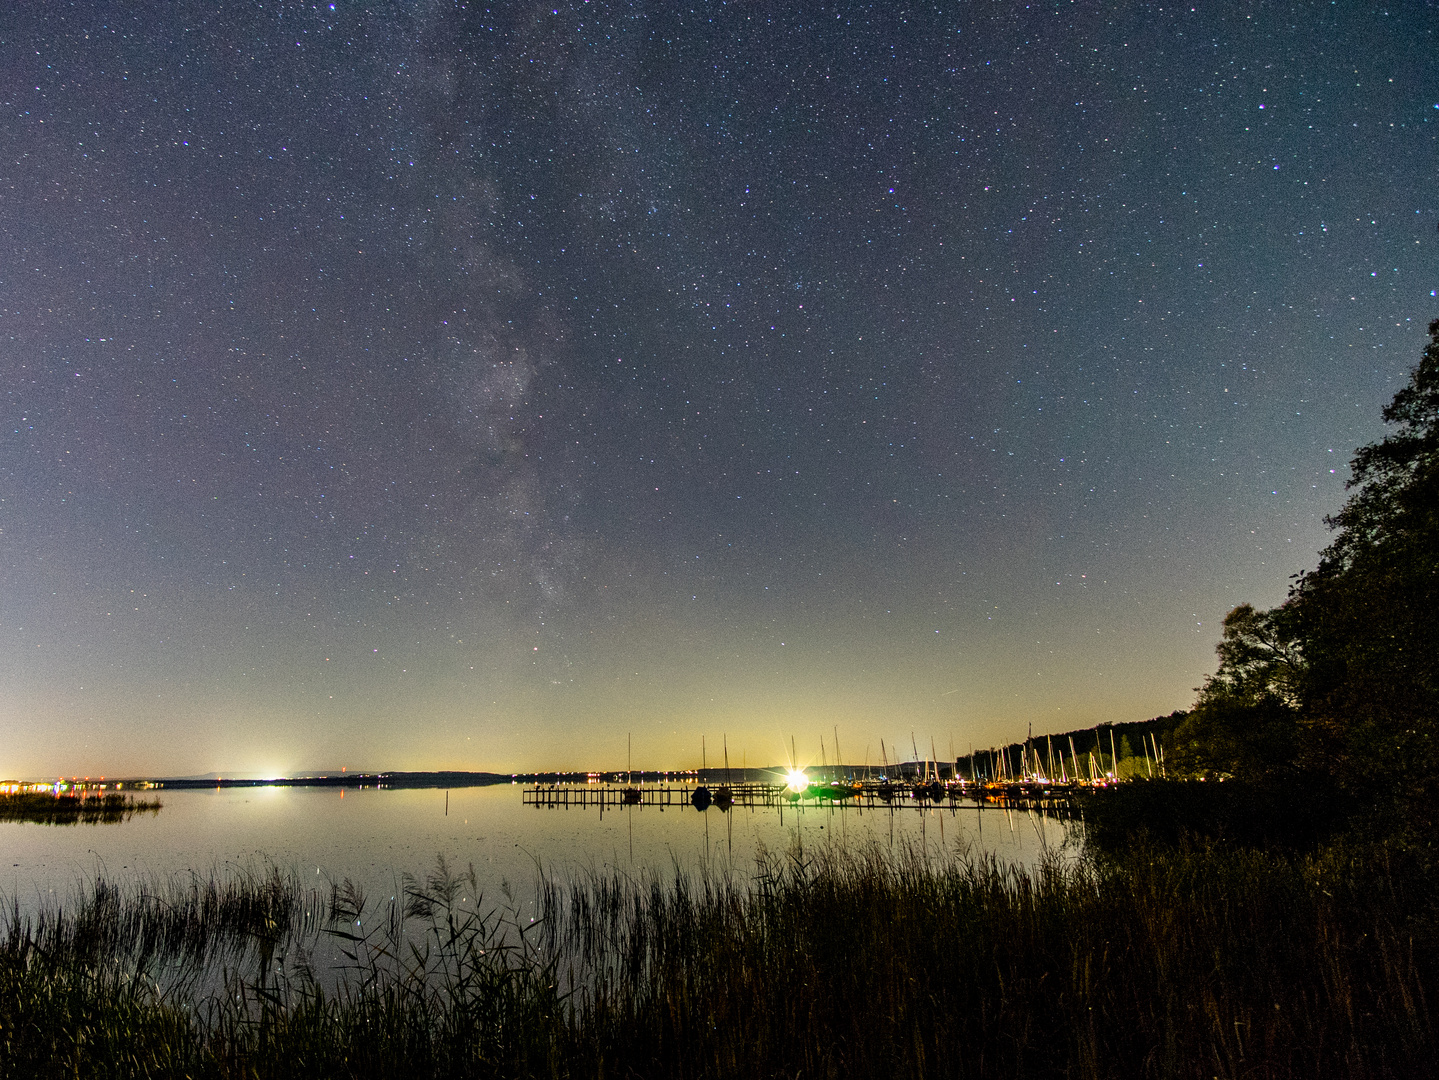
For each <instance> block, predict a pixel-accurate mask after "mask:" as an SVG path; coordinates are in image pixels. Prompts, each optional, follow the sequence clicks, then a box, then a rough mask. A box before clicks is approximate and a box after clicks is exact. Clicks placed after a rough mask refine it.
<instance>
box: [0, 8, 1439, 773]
mask: <svg viewBox="0 0 1439 1080" xmlns="http://www.w3.org/2000/svg"><path fill="white" fill-rule="evenodd" d="M557 5H558V6H557ZM1436 28H1439V11H1436V8H1435V6H1434V4H1432V3H1407V4H1406V3H1395V4H1391V5H1388V6H1366V5H1363V4H1358V3H1338V4H1329V3H1313V4H1284V3H1265V4H1257V3H1256V4H1245V3H1237V2H1225V3H1214V2H1199V3H1192V4H1169V3H1165V4H1153V3H1150V4H1139V3H1136V4H1122V5H1116V4H1098V3H1069V2H1053V0H1051V2H1048V3H1043V4H1028V5H1026V4H1022V3H1017V2H1015V3H1008V2H1006V3H985V2H976V3H965V4H960V3H940V4H936V5H927V6H904V5H902V4H890V3H884V4H875V5H872V6H870V5H860V4H849V3H845V4H838V5H836V4H822V3H811V2H806V0H796V2H792V3H763V2H750V3H728V4H721V3H694V4H674V3H669V2H663V3H648V2H644V0H635V2H632V3H618V2H617V3H602V2H598V0H596V2H575V0H564V2H562V3H561V2H559V0H551V2H550V3H545V4H534V3H526V2H515V3H509V4H495V5H491V6H485V5H484V4H481V3H457V2H443V3H442V2H413V3H395V4H384V3H359V2H351V0H336V2H335V3H333V4H331V3H322V4H313V3H292V2H283V3H281V2H274V0H266V2H264V3H260V2H253V0H252V2H220V0H211V2H207V3H199V2H187V0H177V2H174V3H135V4H123V5H117V4H113V3H104V2H94V3H87V2H83V0H81V2H75V3H67V2H58V0H57V2H51V3H40V2H38V0H37V2H33V3H32V2H29V0H22V2H21V3H19V4H18V5H7V7H6V11H5V12H4V14H0V374H3V391H4V399H3V410H4V413H3V425H0V775H5V776H15V777H22V776H42V775H53V774H57V773H65V774H72V773H74V774H81V775H84V774H99V773H105V772H108V773H109V774H110V775H117V774H142V773H149V774H164V775H181V774H187V775H188V774H201V773H206V772H217V771H218V772H224V773H228V774H234V775H278V774H282V773H291V772H296V771H303V770H308V769H314V768H331V767H339V766H340V765H342V764H343V765H345V766H347V767H349V768H351V769H360V768H365V769H374V768H387V769H435V768H458V769H490V770H500V771H512V770H526V769H540V768H544V769H554V768H587V767H588V768H600V767H605V768H611V767H623V766H624V765H625V763H626V741H627V737H632V739H633V746H634V751H633V762H634V765H635V767H641V766H643V767H648V768H664V767H687V766H693V765H697V764H698V763H699V757H700V744H701V737H702V736H703V737H704V738H705V739H706V741H707V745H708V748H709V760H710V762H711V764H713V763H714V762H715V761H716V759H717V748H718V747H719V746H720V745H722V740H727V742H728V746H729V750H730V755H731V758H732V760H733V761H734V763H735V764H739V763H740V759H742V760H744V761H746V762H747V763H748V764H751V765H754V764H769V763H773V762H778V761H781V760H783V759H784V758H785V757H786V756H787V753H788V748H789V745H790V740H791V738H794V740H795V742H796V744H797V746H798V748H799V756H800V757H801V759H803V760H818V758H819V756H820V753H821V747H820V739H821V737H823V738H824V739H826V740H827V745H828V746H829V750H828V751H827V752H828V753H829V754H831V755H832V754H833V739H834V734H835V732H836V731H837V732H838V735H839V738H840V740H841V743H840V745H841V750H842V752H843V756H844V757H845V759H846V760H851V761H862V760H863V759H864V758H865V757H866V756H868V757H869V758H870V759H871V760H874V761H876V762H877V761H878V760H879V756H880V740H881V739H884V740H885V743H886V746H887V747H889V748H890V749H889V750H888V753H889V755H890V757H891V760H892V759H893V757H894V750H893V747H894V746H895V745H897V744H898V745H900V746H902V748H903V752H904V754H903V756H905V757H908V756H910V748H911V746H912V745H914V744H915V743H917V744H919V745H920V746H921V750H922V752H927V751H928V749H929V747H930V745H934V746H935V747H936V748H937V749H938V752H939V755H940V756H941V757H943V756H946V755H947V754H949V753H950V752H951V751H953V752H954V753H957V754H963V753H967V752H968V750H969V748H970V746H971V745H973V746H988V745H990V744H993V743H995V742H998V741H1003V740H1009V739H1013V738H1019V737H1023V735H1024V734H1025V732H1026V731H1027V730H1028V728H1029V726H1030V725H1033V728H1034V730H1035V731H1036V732H1041V731H1059V730H1066V729H1072V728H1076V727H1081V726H1087V725H1092V724H1095V723H1099V722H1104V721H1110V720H1114V721H1128V720H1136V719H1143V718H1147V717H1150V716H1154V715H1158V714H1163V713H1167V712H1169V711H1170V710H1173V709H1177V708H1184V707H1186V706H1188V705H1189V703H1190V702H1191V701H1192V699H1193V688H1194V687H1195V686H1197V685H1198V684H1199V682H1200V681H1201V680H1202V678H1203V677H1204V675H1205V673H1206V672H1208V671H1211V670H1212V669H1213V664H1214V656H1213V647H1214V643H1215V641H1216V640H1217V638H1218V632H1219V622H1220V620H1221V619H1222V618H1223V615H1224V613H1225V612H1226V611H1228V610H1229V609H1230V608H1232V607H1233V606H1234V605H1236V604H1238V603H1240V602H1243V601H1251V602H1254V603H1256V604H1259V605H1265V606H1267V605H1271V604H1274V603H1277V602H1278V601H1280V600H1281V599H1283V597H1284V595H1285V592H1286V590H1287V588H1288V585H1289V578H1290V576H1291V575H1292V574H1294V573H1296V572H1299V571H1301V570H1303V569H1305V568H1307V567H1311V566H1313V564H1314V562H1315V557H1316V553H1317V551H1318V550H1319V549H1320V548H1321V547H1322V546H1323V545H1324V544H1325V542H1326V537H1327V535H1328V533H1327V530H1326V528H1325V526H1324V524H1323V518H1324V515H1326V514H1329V513H1333V512H1334V511H1335V510H1336V509H1337V508H1338V507H1339V505H1340V504H1341V502H1342V500H1343V497H1344V481H1345V479H1346V477H1347V474H1348V462H1349V459H1350V457H1351V455H1352V454H1353V451H1354V449H1355V448H1356V447H1357V446H1359V445H1361V444H1363V443H1365V442H1368V441H1370V440H1372V439H1374V438H1376V437H1378V436H1379V435H1380V434H1381V432H1382V430H1383V425H1382V423H1381V421H1380V417H1379V412H1380V409H1381V408H1382V406H1383V404H1384V403H1385V402H1387V401H1388V399H1389V398H1390V397H1391V396H1392V394H1393V393H1394V391H1395V390H1396V389H1398V387H1399V386H1400V385H1402V383H1403V381H1404V379H1405V378H1406V377H1407V373H1408V371H1409V370H1410V368H1412V367H1413V366H1414V364H1416V363H1417V361H1418V357H1419V352H1420V350H1421V348H1422V345H1423V342H1424V340H1425V339H1426V335H1425V329H1424V328H1425V326H1426V324H1427V323H1428V321H1429V320H1430V319H1432V318H1434V317H1436V316H1439V299H1436V288H1439V264H1436V260H1435V253H1436V241H1439V234H1436V225H1439V214H1436V211H1439V203H1436V200H1435V190H1436V178H1439V168H1436V167H1439V142H1436V135H1439V48H1436V45H1439V42H1436ZM831 760H832V757H831Z"/></svg>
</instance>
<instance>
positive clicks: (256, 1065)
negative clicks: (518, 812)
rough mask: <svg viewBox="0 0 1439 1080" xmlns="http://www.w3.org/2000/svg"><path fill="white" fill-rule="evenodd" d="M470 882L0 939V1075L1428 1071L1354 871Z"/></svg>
mask: <svg viewBox="0 0 1439 1080" xmlns="http://www.w3.org/2000/svg"><path fill="white" fill-rule="evenodd" d="M478 885H479V883H478V881H477V880H476V879H475V877H474V875H473V872H472V871H470V872H463V873H457V872H455V871H454V870H452V869H451V868H450V867H448V866H446V865H445V864H443V863H440V864H437V866H436V868H435V870H434V871H433V872H432V873H431V874H430V875H428V876H427V877H426V878H425V879H423V880H407V882H406V886H405V888H404V889H403V890H402V895H400V896H397V897H396V898H395V899H394V900H387V901H385V902H383V903H379V904H367V903H366V902H365V898H364V897H363V896H362V895H360V894H359V892H358V891H357V890H356V889H354V888H353V886H348V885H342V886H341V887H339V888H337V889H335V890H334V891H333V892H332V893H331V895H330V896H329V897H327V898H325V899H324V900H323V902H321V900H320V899H319V898H318V897H317V896H315V895H314V894H311V893H306V892H304V891H303V890H301V889H299V887H298V885H297V884H296V883H295V881H294V880H293V879H291V878H285V877H284V876H283V875H272V876H270V877H263V876H256V877H252V878H251V879H249V880H246V881H240V882H235V883H230V884H225V883H219V884H215V885H214V889H215V892H214V896H215V897H216V899H215V900H214V901H211V900H207V899H206V897H207V896H209V895H210V893H209V892H208V891H207V889H208V888H209V886H208V885H206V886H200V885H194V886H193V887H191V888H190V889H189V891H182V892H183V894H180V893H177V894H174V895H171V896H170V897H168V898H167V901H166V904H158V903H157V902H156V901H154V900H153V899H145V898H144V897H138V896H130V897H120V896H118V895H115V896H113V897H112V895H111V893H110V892H108V891H104V895H103V897H102V896H101V895H100V894H101V893H102V891H103V890H102V889H101V888H100V887H99V886H97V887H96V888H95V889H94V890H92V892H91V894H90V896H89V899H88V900H87V902H86V904H82V905H81V906H80V907H79V908H77V909H75V911H74V912H72V913H69V914H65V913H55V914H54V915H52V916H48V917H47V919H46V920H44V921H37V920H35V919H28V920H27V919H23V918H21V917H20V916H19V914H18V912H15V913H14V914H12V916H11V918H10V920H9V922H8V924H7V926H6V933H5V938H4V947H3V950H0V1071H3V1072H4V1073H5V1074H6V1075H19V1074H21V1073H29V1072H32V1071H33V1070H34V1069H37V1068H40V1067H42V1066H49V1067H59V1068H62V1069H64V1070H65V1071H66V1072H68V1073H80V1074H83V1075H114V1076H121V1075H125V1076H130V1075H151V1076H182V1075H185V1076H216V1077H239V1076H245V1077H286V1076H404V1077H407V1078H419V1077H429V1076H567V1077H568V1076H573V1077H579V1076H585V1077H588V1076H595V1077H599V1076H656V1077H657V1076H665V1077H679V1078H685V1077H773V1076H781V1075H783V1076H806V1077H825V1076H833V1077H840V1076H865V1075H877V1074H880V1073H892V1072H895V1071H899V1072H908V1073H910V1074H912V1075H916V1076H925V1077H931V1076H934V1077H945V1076H954V1077H970V1076H973V1077H980V1076H1035V1077H1049V1076H1054V1077H1119V1076H1123V1077H1143V1076H1155V1077H1160V1076H1164V1077H1170V1076H1175V1077H1189V1076H1193V1077H1213V1076H1223V1077H1240V1076H1244V1077H1249V1076H1262V1077H1290V1076H1306V1077H1309V1076H1327V1077H1376V1076H1418V1075H1427V1074H1428V1071H1429V1066H1430V1064H1431V1063H1432V1059H1433V1057H1434V1051H1435V1050H1436V1039H1435V1032H1434V1027H1433V1021H1434V1016H1433V1010H1432V1008H1431V1006H1430V1003H1429V1000H1428V996H1429V991H1430V988H1431V986H1432V985H1433V978H1434V974H1435V971H1436V958H1439V953H1436V945H1439V940H1436V937H1435V934H1434V929H1435V926H1436V920H1435V917H1434V914H1435V913H1434V909H1433V907H1432V903H1431V901H1430V900H1429V898H1428V891H1427V889H1426V887H1425V883H1424V880H1423V879H1422V877H1416V876H1415V875H1414V874H1412V873H1411V868H1409V867H1407V866H1402V865H1399V864H1397V863H1396V862H1395V861H1393V859H1392V858H1391V857H1390V856H1388V855H1387V854H1386V853H1385V852H1384V851H1383V850H1382V849H1370V850H1366V851H1355V852H1346V851H1341V850H1337V849H1331V850H1329V851H1327V852H1325V853H1324V854H1322V855H1320V856H1315V857H1310V858H1303V859H1300V858H1286V857H1280V856H1274V855H1266V854H1261V853H1256V852H1252V851H1250V852H1244V851H1223V850H1218V849H1188V850H1184V849H1174V848H1165V849H1162V850H1161V849H1154V850H1130V851H1129V852H1127V853H1125V854H1123V855H1120V856H1116V857H1112V858H1106V859H1093V858H1067V859H1066V858H1061V857H1059V856H1054V857H1051V858H1050V859H1048V860H1046V861H1045V862H1043V863H1042V864H1041V865H1040V866H1039V867H1037V868H1036V869H1034V870H1023V869H1020V868H1016V867H1013V866H1008V865H1005V864H1002V863H1000V862H998V861H996V860H994V859H992V858H989V857H983V856H972V855H967V854H965V853H963V852H958V853H956V854H955V855H954V857H952V858H947V859H936V858H935V857H933V855H932V854H931V855H929V856H927V855H926V854H925V853H924V852H922V851H920V850H917V849H905V848H900V849H898V850H891V849H888V848H879V847H869V848H862V849H858V850H855V849H845V848H841V847H837V846H835V847H825V848H821V849H820V850H818V851H814V850H809V849H806V850H805V851H804V852H803V853H801V852H800V851H798V850H796V851H792V852H788V853H784V854H766V855H763V856H762V857H761V858H760V861H759V864H758V866H757V867H756V871H755V873H754V874H753V875H752V876H746V877H743V878H740V877H735V876H728V875H724V874H719V873H715V874H698V875H685V874H680V873H678V872H676V873H674V874H672V875H670V876H668V877H664V878H661V877H659V876H653V877H650V878H647V879H632V878H626V877H622V876H618V875H615V876H608V877H605V876H588V877H582V878H579V879H576V880H572V881H565V882H560V881H554V880H550V881H545V882H542V883H541V887H540V893H539V904H538V905H537V908H538V911H539V915H538V917H537V918H536V921H534V922H530V921H529V920H528V919H527V918H521V917H520V916H519V915H518V914H517V911H518V909H517V908H516V907H515V905H514V904H513V903H512V902H510V901H509V900H508V898H506V897H503V896H502V897H500V898H499V901H500V902H499V903H498V904H495V903H492V902H490V901H487V900H486V899H485V898H483V897H482V896H481V895H480V892H479V888H478ZM105 888H106V889H108V886H107V887H105ZM231 888H233V892H227V891H226V890H227V889H231ZM241 894H244V896H245V897H248V899H243V900H242V899H241ZM224 896H230V897H232V902H230V906H229V907H228V908H227V907H226V906H225V903H222V902H221V900H220V899H219V898H221V897H224ZM102 899H103V903H101V900H102ZM87 905H88V906H87ZM167 907H168V911H169V914H168V915H166V914H165V910H166V909H167ZM282 909H284V910H287V911H288V912H289V913H290V914H288V915H282V914H281V910H282ZM221 910H226V911H230V912H232V913H233V914H231V915H228V916H225V917H223V918H222V917H219V916H218V915H214V914H212V915H204V914H203V913H204V912H211V913H215V912H219V911H221ZM167 918H168V919H170V920H173V921H172V922H166V919H167ZM286 920H288V921H286ZM201 925H203V926H205V927H207V929H206V930H204V931H203V932H202V931H199V930H197V929H196V927H198V926H201ZM122 927H123V928H128V929H123V930H122V929H121V928H122ZM162 927H170V928H171V929H168V930H167V929H162ZM282 927H283V930H282ZM147 935H148V937H147ZM140 941H150V942H153V943H154V944H152V945H150V946H145V947H141V946H140V945H138V944H133V943H134V942H140ZM213 942H218V943H219V944H202V943H213ZM267 942H268V943H269V944H268V946H267V945H266V943H267ZM266 948H268V949H269V952H268V954H266V952H265V950H266ZM207 950H209V951H207ZM325 950H330V951H337V955H338V959H339V965H340V966H339V970H338V973H337V974H336V973H333V972H332V973H330V974H328V975H327V974H325V973H324V972H322V971H321V969H320V966H319V965H318V964H316V963H314V960H315V957H316V956H317V955H319V954H320V953H322V952H324V951H325ZM186 957H188V958H191V959H189V960H185V959H184V958H186ZM276 957H280V958H282V959H283V958H287V957H288V958H289V959H288V960H287V961H285V962H283V963H282V962H281V960H279V959H276ZM141 958H143V959H144V962H143V963H141V962H140V959H141ZM225 958H228V959H225ZM237 958H243V959H237ZM306 958H308V960H306ZM177 960H180V961H182V962H186V963H192V964H196V965H199V967H201V968H207V969H213V967H214V965H215V964H217V963H220V964H222V965H223V964H230V965H231V966H230V967H229V968H227V969H226V972H227V973H226V976H225V978H224V979H223V980H221V988H220V992H218V993H211V994H209V996H208V997H205V996H202V995H198V993H197V991H198V988H199V987H200V986H201V981H198V980H192V981H191V982H189V983H183V982H177V981H175V980H172V981H171V982H170V983H169V984H168V985H169V986H170V987H171V990H169V991H166V990H164V989H163V987H164V986H165V985H166V983H165V981H164V980H163V979H158V978H156V977H155V973H156V972H157V971H158V970H160V969H163V968H164V967H165V965H167V964H170V965H173V964H175V963H176V961H177ZM301 961H304V962H301ZM176 988H178V989H179V990H183V991H185V992H184V993H177V992H176Z"/></svg>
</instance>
